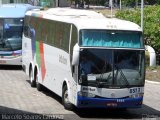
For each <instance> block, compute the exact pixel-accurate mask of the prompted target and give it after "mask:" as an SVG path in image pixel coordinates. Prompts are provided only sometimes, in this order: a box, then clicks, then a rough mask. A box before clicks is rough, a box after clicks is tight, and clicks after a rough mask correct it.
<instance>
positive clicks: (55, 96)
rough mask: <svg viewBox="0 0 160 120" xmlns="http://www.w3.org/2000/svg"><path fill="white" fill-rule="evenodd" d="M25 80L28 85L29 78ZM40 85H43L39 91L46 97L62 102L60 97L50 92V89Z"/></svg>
mask: <svg viewBox="0 0 160 120" xmlns="http://www.w3.org/2000/svg"><path fill="white" fill-rule="evenodd" d="M26 81H27V82H28V84H29V85H30V84H31V83H30V80H26ZM30 87H31V86H30ZM42 87H43V88H42V91H40V92H42V93H43V94H45V95H46V96H48V97H51V98H53V99H55V100H56V101H57V102H59V103H60V104H62V98H61V97H59V96H58V95H56V94H55V93H54V92H52V91H51V90H49V89H48V88H46V87H45V86H42ZM35 89H36V87H35Z"/></svg>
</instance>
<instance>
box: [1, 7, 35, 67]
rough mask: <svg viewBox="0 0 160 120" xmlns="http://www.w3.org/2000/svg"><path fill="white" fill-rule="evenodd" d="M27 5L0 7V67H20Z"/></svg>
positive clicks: (29, 8)
mask: <svg viewBox="0 0 160 120" xmlns="http://www.w3.org/2000/svg"><path fill="white" fill-rule="evenodd" d="M33 8H35V7H33V6H31V5H29V4H4V5H1V6H0V65H22V57H21V54H22V31H23V19H24V16H25V13H26V11H28V10H31V9H33Z"/></svg>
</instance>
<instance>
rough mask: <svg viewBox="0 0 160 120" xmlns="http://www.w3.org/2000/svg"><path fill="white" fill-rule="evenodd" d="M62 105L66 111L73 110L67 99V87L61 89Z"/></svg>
mask: <svg viewBox="0 0 160 120" xmlns="http://www.w3.org/2000/svg"><path fill="white" fill-rule="evenodd" d="M62 103H63V106H64V108H65V109H67V110H73V108H74V106H73V104H72V103H70V102H69V97H68V88H67V85H65V86H64V87H63V91H62Z"/></svg>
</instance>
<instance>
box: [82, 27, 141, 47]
mask: <svg viewBox="0 0 160 120" xmlns="http://www.w3.org/2000/svg"><path fill="white" fill-rule="evenodd" d="M80 46H85V47H89V46H94V47H116V48H117V47H119V48H143V47H144V45H143V41H142V33H141V32H133V31H132V32H131V31H113V30H81V31H80Z"/></svg>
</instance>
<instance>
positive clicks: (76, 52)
mask: <svg viewBox="0 0 160 120" xmlns="http://www.w3.org/2000/svg"><path fill="white" fill-rule="evenodd" d="M79 51H80V48H79V45H78V44H76V45H75V46H74V47H73V57H72V65H78V64H79Z"/></svg>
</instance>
